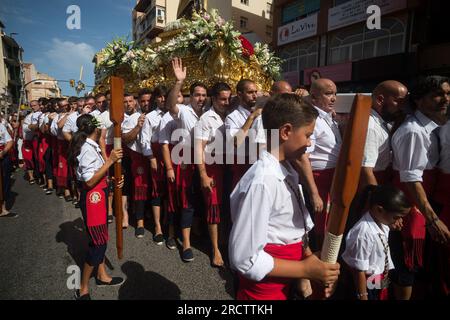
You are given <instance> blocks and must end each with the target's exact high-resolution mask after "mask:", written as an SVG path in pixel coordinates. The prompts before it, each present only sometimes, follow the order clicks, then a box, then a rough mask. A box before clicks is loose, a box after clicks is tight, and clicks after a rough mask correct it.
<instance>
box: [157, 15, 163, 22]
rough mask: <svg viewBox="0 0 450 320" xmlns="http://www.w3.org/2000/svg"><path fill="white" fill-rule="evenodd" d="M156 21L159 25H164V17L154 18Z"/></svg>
mask: <svg viewBox="0 0 450 320" xmlns="http://www.w3.org/2000/svg"><path fill="white" fill-rule="evenodd" d="M156 21H158V22H159V23H164V17H163V16H158V17H156Z"/></svg>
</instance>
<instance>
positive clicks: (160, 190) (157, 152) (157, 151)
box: [150, 142, 165, 198]
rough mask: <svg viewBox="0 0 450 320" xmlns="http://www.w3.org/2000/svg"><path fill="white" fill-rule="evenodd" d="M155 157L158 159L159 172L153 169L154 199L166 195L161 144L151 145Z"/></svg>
mask: <svg viewBox="0 0 450 320" xmlns="http://www.w3.org/2000/svg"><path fill="white" fill-rule="evenodd" d="M151 148H152V153H153V156H154V157H155V158H156V162H157V163H158V168H157V170H156V171H155V170H153V169H151V170H150V171H151V179H152V194H151V196H152V198H159V197H161V196H163V195H164V179H165V175H164V161H163V158H162V152H161V144H159V143H156V142H155V143H152V144H151Z"/></svg>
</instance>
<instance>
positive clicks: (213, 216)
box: [203, 163, 223, 224]
mask: <svg viewBox="0 0 450 320" xmlns="http://www.w3.org/2000/svg"><path fill="white" fill-rule="evenodd" d="M205 167H206V174H207V175H208V177H210V178H212V179H213V180H214V183H215V185H214V187H213V188H212V192H209V191H208V190H203V199H204V202H205V209H206V221H207V223H208V224H219V223H220V211H221V210H220V208H221V205H222V193H223V165H221V164H216V163H215V164H211V165H205Z"/></svg>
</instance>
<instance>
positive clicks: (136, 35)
mask: <svg viewBox="0 0 450 320" xmlns="http://www.w3.org/2000/svg"><path fill="white" fill-rule="evenodd" d="M194 8H195V9H197V10H202V9H203V10H207V11H209V10H211V9H218V10H219V12H220V15H221V16H222V17H223V18H224V19H225V20H232V21H233V22H234V26H235V27H236V29H237V30H239V31H240V32H241V33H243V34H244V36H246V38H248V39H249V40H250V41H251V42H253V43H255V42H257V41H259V42H265V43H271V42H272V33H273V31H272V0H138V1H137V3H136V6H135V7H134V10H133V13H132V19H133V23H132V25H133V40H134V41H135V42H136V43H138V44H147V43H152V42H155V41H159V39H158V37H157V36H158V34H159V33H161V32H163V30H164V28H165V27H166V25H167V24H169V23H170V22H173V21H176V20H177V19H178V18H181V17H186V16H189V15H190V14H191V13H192V10H193V9H194Z"/></svg>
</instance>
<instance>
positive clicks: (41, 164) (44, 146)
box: [38, 135, 49, 173]
mask: <svg viewBox="0 0 450 320" xmlns="http://www.w3.org/2000/svg"><path fill="white" fill-rule="evenodd" d="M48 147H49V143H48V141H47V135H42V138H41V142H40V143H39V148H38V162H39V172H41V173H44V172H45V159H44V155H45V153H46V152H47V149H48Z"/></svg>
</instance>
